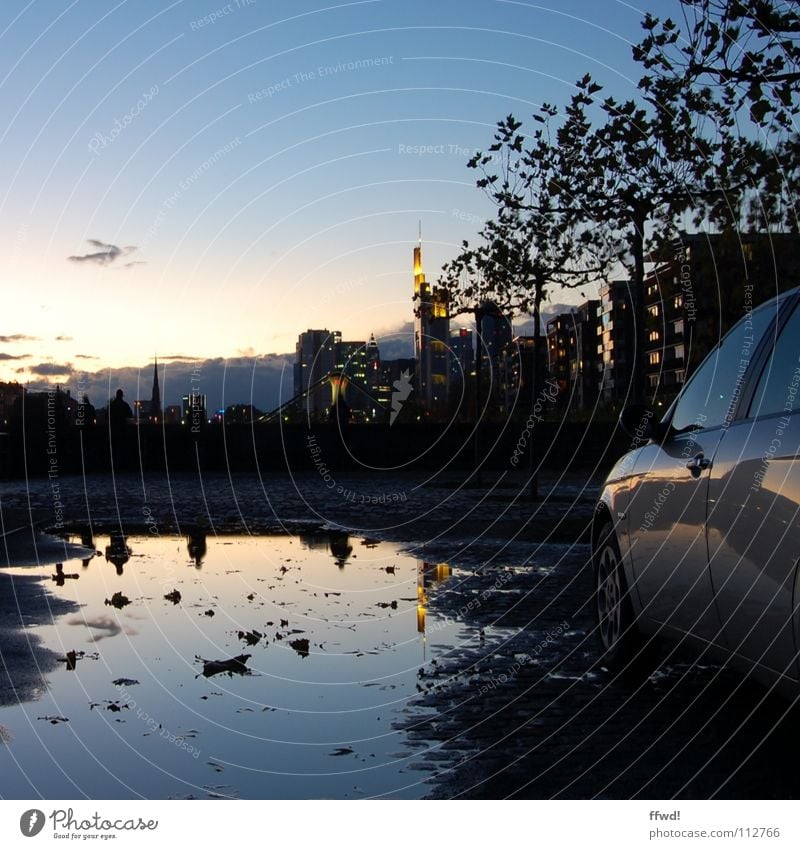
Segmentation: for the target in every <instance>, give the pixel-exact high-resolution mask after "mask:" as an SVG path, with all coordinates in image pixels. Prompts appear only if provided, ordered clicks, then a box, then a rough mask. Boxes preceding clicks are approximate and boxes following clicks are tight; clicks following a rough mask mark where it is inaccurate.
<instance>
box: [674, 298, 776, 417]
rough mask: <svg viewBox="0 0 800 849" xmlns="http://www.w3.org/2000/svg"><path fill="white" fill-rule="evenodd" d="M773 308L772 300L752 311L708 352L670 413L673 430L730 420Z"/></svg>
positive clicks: (770, 319)
mask: <svg viewBox="0 0 800 849" xmlns="http://www.w3.org/2000/svg"><path fill="white" fill-rule="evenodd" d="M776 309H777V306H776V304H775V303H774V302H772V303H769V304H764V305H763V306H761V307H759V308H758V309H756V310H753V312H752V313H749V314H748V315H746V316H745V317H744V318H743V319H742V320H741V321H740V322H739V323H738V324H736V325H735V326H734V327H733V329H732V330H731V331H730V332H729V333H728V334H727V336H725V338H724V339H723V340H722V342H721V343H720V344H719V345H718V346H717V347H716V348H715V349H714V350H713V351H712V352H711V353H710V354H709V355H708V357H707V358H706V359H705V360H704V361H703V363H702V365H701V366H700V368H698V369H697V371H696V372H695V373H694V375H693V376H692V378H691V379H690V380H689V382H688V383H687V384H686V388H685V389H684V390H683V392H682V394H681V396H680V398H679V399H678V403H677V404H676V406H675V412H674V413H673V415H672V427H673V428H674V429H675V430H683V429H684V428H688V427H693V426H694V427H702V428H711V427H719V426H720V425H722V424H726V423H727V422H729V421H730V415H731V413H732V410H733V406H734V404H735V402H736V400H737V399H738V398H739V396H740V394H741V391H742V388H743V385H744V376H745V373H746V372H747V368H748V366H749V365H750V361H751V359H752V358H753V355H754V354H755V352H756V347H757V346H758V343H759V341H760V339H761V337H762V336H763V335H764V331H765V330H766V329H767V327H768V326H769V324H770V322H771V321H772V319H773V318H774V316H775V312H776Z"/></svg>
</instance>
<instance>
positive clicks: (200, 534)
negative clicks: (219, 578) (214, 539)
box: [186, 528, 208, 569]
mask: <svg viewBox="0 0 800 849" xmlns="http://www.w3.org/2000/svg"><path fill="white" fill-rule="evenodd" d="M206 536H207V534H206V531H205V530H203V529H202V528H194V529H193V530H191V531H189V534H188V536H187V537H186V548H187V549H188V551H189V557H191V559H192V560H194V565H195V568H197V569H202V567H203V558H204V557H205V556H206V554H207V553H208V541H207V540H206Z"/></svg>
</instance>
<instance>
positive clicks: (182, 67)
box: [0, 0, 673, 400]
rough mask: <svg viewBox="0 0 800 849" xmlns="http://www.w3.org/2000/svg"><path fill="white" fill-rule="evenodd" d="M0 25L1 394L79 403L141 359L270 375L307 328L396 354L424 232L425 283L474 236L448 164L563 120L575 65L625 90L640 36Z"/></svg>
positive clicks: (470, 20)
mask: <svg viewBox="0 0 800 849" xmlns="http://www.w3.org/2000/svg"><path fill="white" fill-rule="evenodd" d="M650 5H651V7H652V8H653V10H654V11H659V10H662V9H664V8H672V5H673V4H672V3H670V2H666V0H665V2H661V3H655V4H650ZM8 19H9V21H10V22H9V23H8V25H7V27H6V29H5V30H4V32H3V34H2V35H0V41H1V42H2V44H3V45H4V50H3V52H2V56H3V58H2V59H0V103H2V105H3V107H4V110H5V113H6V114H7V115H8V116H9V124H8V126H7V127H6V129H5V130H4V132H3V134H2V136H0V145H2V149H3V152H4V156H3V158H2V165H0V173H2V178H1V179H0V184H2V185H3V186H4V191H3V197H4V200H3V202H2V204H1V205H0V215H2V221H3V228H4V231H5V233H6V234H7V242H6V250H5V251H4V252H3V254H2V259H1V260H0V262H2V265H1V266H0V273H2V274H3V278H4V280H5V281H6V285H7V287H8V290H9V291H11V292H13V293H14V311H13V314H9V315H7V318H6V322H4V326H3V328H2V334H1V335H0V340H2V341H1V342H0V379H2V380H19V381H21V382H28V381H30V382H31V383H32V384H42V385H44V384H46V383H61V384H65V385H72V388H73V390H74V389H75V383H76V376H77V375H79V374H82V373H85V374H89V375H97V374H102V373H103V372H104V371H106V372H108V374H109V376H112V375H116V373H117V372H118V371H120V370H122V371H126V370H128V371H131V372H135V371H136V370H139V369H143V370H146V369H147V368H148V367H149V366H151V365H152V358H153V356H154V355H155V354H158V356H159V359H160V360H161V361H163V362H165V363H166V364H167V367H168V368H171V369H173V371H175V370H179V365H180V363H182V362H186V361H187V360H191V361H192V362H194V361H199V362H206V361H207V360H216V359H223V360H229V361H236V360H239V359H242V360H248V359H250V361H251V368H252V362H253V359H254V358H255V357H263V356H264V355H267V357H268V367H269V368H270V369H273V368H274V369H278V368H279V367H281V365H282V363H283V362H284V360H285V356H286V355H289V353H290V352H291V351H292V348H293V345H294V340H295V338H296V335H297V333H298V332H301V331H302V330H304V329H305V328H307V327H317V326H324V325H325V324H326V323H327V324H329V325H335V326H336V327H337V328H340V329H341V331H342V333H343V335H344V336H345V337H346V338H356V339H361V338H365V339H366V338H369V334H370V333H375V335H376V337H377V338H378V339H379V341H380V340H381V338H382V337H391V336H393V334H399V333H404V332H405V330H406V328H407V327H408V322H409V321H410V320H411V316H410V315H409V305H408V297H407V293H408V288H407V279H408V278H407V274H408V252H409V250H410V246H411V245H412V244H413V242H414V237H415V235H416V231H417V225H418V221H419V220H420V219H421V220H422V221H423V237H424V240H425V245H426V268H427V273H428V279H429V280H430V281H432V282H435V280H436V277H437V276H438V271H439V269H440V268H441V266H442V264H443V263H444V262H446V261H447V260H449V259H450V258H451V257H452V256H453V255H454V254H455V253H456V252H457V250H458V246H459V244H460V242H461V240H462V239H464V238H472V237H473V236H474V234H475V232H476V231H477V229H478V228H479V226H480V223H481V222H482V221H483V220H484V219H485V218H487V217H490V215H491V206H490V204H489V202H488V200H486V199H485V198H484V197H483V196H482V195H481V193H480V191H479V190H478V189H476V188H475V185H474V172H470V171H468V169H467V168H466V167H465V165H466V161H467V159H468V158H469V156H470V155H471V153H472V152H473V151H474V150H475V149H476V148H486V147H487V146H488V144H489V143H490V141H491V135H492V132H493V128H494V123H495V121H497V120H498V119H499V118H501V117H502V116H503V115H504V114H507V113H508V112H509V111H511V110H513V111H514V112H515V113H516V114H518V115H519V117H521V118H522V119H523V120H529V117H528V116H529V115H530V114H531V112H532V111H533V110H534V108H535V107H536V106H537V105H538V104H539V103H541V101H543V100H550V101H552V102H555V103H564V102H565V101H566V99H567V97H568V96H569V94H570V93H571V91H572V83H573V82H574V79H575V78H576V77H577V76H578V75H580V74H582V73H583V72H584V71H585V70H591V71H593V72H594V73H597V75H598V77H600V78H602V81H603V82H604V83H606V84H607V85H608V87H609V90H610V91H611V90H614V89H615V87H616V90H617V91H618V92H620V93H622V94H625V93H630V92H631V91H632V90H633V86H634V85H635V82H636V78H637V74H638V69H637V68H636V67H635V65H634V63H633V61H632V59H631V56H630V46H629V43H630V42H632V41H634V40H635V39H637V38H638V37H639V35H640V32H641V29H640V19H641V14H640V13H639V12H638V11H636V10H632V9H630V7H628V6H626V5H625V4H623V3H618V2H605V3H601V4H591V3H589V2H587V0H574V2H572V3H571V4H568V5H562V6H561V7H560V8H559V9H558V10H547V9H544V8H542V7H536V6H531V5H526V4H521V3H510V2H508V3H499V2H491V3H488V2H487V3H477V4H470V5H469V7H468V8H464V7H463V4H457V3H451V2H444V3H441V4H436V5H435V6H433V5H432V4H422V3H419V2H412V3H405V4H401V3H395V2H373V0H365V2H355V3H346V4H340V5H337V6H331V7H326V8H313V7H312V6H311V5H310V4H296V3H295V4H289V3H288V2H287V3H277V4H276V3H271V4H266V3H261V2H257V0H250V2H248V0H238V2H232V3H230V4H228V5H227V6H226V5H224V4H219V3H218V2H211V3H207V2H205V3H195V4H192V5H191V6H189V5H188V4H185V3H182V2H177V3H173V4H171V5H169V6H167V7H162V6H161V5H160V4H157V3H155V2H143V3H139V4H136V6H135V8H133V4H120V5H119V6H117V7H113V8H111V9H109V10H107V11H105V12H104V13H103V14H102V15H101V16H100V17H99V18H97V17H95V12H94V11H93V10H87V9H86V8H85V7H82V6H80V5H78V4H74V5H73V6H70V7H68V8H67V9H63V10H52V9H48V10H47V11H46V12H44V13H43V12H42V11H41V10H40V9H39V7H38V5H37V6H36V10H35V12H33V11H31V10H30V9H29V7H27V6H24V5H23V4H22V3H11V4H10V8H9V10H8ZM553 296H554V299H555V300H559V301H560V300H563V301H565V302H570V298H572V297H573V296H572V295H568V294H567V295H563V296H562V294H561V293H557V292H554V293H553ZM574 298H575V301H576V303H577V302H578V296H577V295H575V296H574ZM269 352H272V359H269ZM100 379H101V378H96V379H95V378H93V380H95V382H97V381H98V380H100ZM128 379H130V378H128ZM166 392H169V390H168V389H166V388H165V393H166ZM98 400H99V399H98ZM236 400H240V399H236Z"/></svg>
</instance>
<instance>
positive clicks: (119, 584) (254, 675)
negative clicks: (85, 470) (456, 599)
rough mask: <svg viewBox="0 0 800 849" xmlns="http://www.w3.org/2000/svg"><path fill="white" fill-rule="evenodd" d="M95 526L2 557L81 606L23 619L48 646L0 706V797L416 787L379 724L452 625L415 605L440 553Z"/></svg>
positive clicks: (393, 712)
mask: <svg viewBox="0 0 800 849" xmlns="http://www.w3.org/2000/svg"><path fill="white" fill-rule="evenodd" d="M93 543H94V548H95V550H96V552H97V553H96V554H95V555H94V556H93V557H89V558H86V556H85V554H84V555H83V557H82V559H76V560H70V561H65V562H64V563H63V564H62V566H61V567H60V568H56V567H54V566H52V565H39V566H34V567H26V568H24V569H22V568H18V567H16V566H15V565H12V568H11V569H10V571H11V572H13V573H19V574H22V573H23V572H24V573H25V574H41V575H44V576H45V584H46V586H47V587H48V589H49V590H50V592H52V593H53V594H56V595H58V596H60V597H62V598H64V599H66V600H69V601H73V602H75V603H76V604H78V605H80V610H79V612H78V613H74V612H72V613H69V614H66V615H65V616H61V617H59V618H57V619H56V620H55V621H54V622H53V623H52V624H47V625H44V626H40V627H36V628H35V629H33V630H34V631H35V633H36V634H37V635H38V636H39V637H40V639H41V640H42V641H43V643H44V645H45V646H47V647H48V648H50V649H52V650H53V651H55V652H57V653H58V654H59V656H61V657H63V663H62V664H61V665H60V666H59V668H58V669H56V670H55V671H54V672H52V673H50V674H49V675H48V681H49V684H50V686H49V688H48V690H47V692H46V693H45V694H44V695H43V696H42V698H41V699H40V700H38V701H36V702H30V703H26V704H21V705H15V706H13V707H7V708H2V709H0V727H2V728H3V731H4V733H3V737H4V738H5V740H10V741H11V742H7V743H5V744H4V745H2V746H0V797H3V798H32V797H35V796H40V795H41V796H42V797H44V798H51V799H52V798H75V797H81V796H84V795H85V796H87V797H89V798H95V799H103V798H135V797H139V796H141V797H145V798H187V797H198V798H208V797H213V798H219V797H234V798H244V799H246V798H250V799H273V798H298V797H300V798H345V797H365V796H379V795H389V796H394V797H404V798H415V797H419V796H422V795H424V794H425V792H426V791H427V785H425V784H424V783H422V782H423V781H424V780H425V776H424V775H421V774H420V772H419V771H417V770H414V769H411V768H410V767H411V765H412V764H411V761H412V757H411V755H407V756H403V757H398V752H399V751H401V750H404V749H407V748H408V746H407V740H406V738H405V736H404V734H403V733H402V732H400V731H397V730H396V729H395V728H393V723H395V722H396V721H397V719H398V717H399V716H400V714H401V712H402V710H403V708H404V707H405V705H406V704H407V702H408V700H409V699H410V698H412V697H414V696H415V695H416V694H417V681H418V678H417V673H418V670H419V669H420V667H421V666H423V664H425V663H429V662H430V661H431V660H433V659H436V658H437V657H444V656H446V654H447V652H448V651H449V650H450V647H451V646H458V645H459V643H460V642H461V641H462V640H463V639H464V638H465V634H463V633H461V629H460V626H458V625H457V624H456V623H454V622H451V621H446V620H444V619H438V618H437V617H436V616H434V615H432V614H431V613H430V612H428V610H427V608H426V602H427V597H428V594H429V593H430V592H431V591H433V589H434V587H435V586H436V585H437V584H438V583H441V582H442V581H444V580H446V579H447V578H448V577H449V576H450V569H449V568H448V567H447V566H446V565H443V564H426V563H423V562H422V561H418V560H416V559H414V558H411V557H409V556H407V555H405V554H403V553H401V552H400V551H399V550H398V548H397V546H395V545H393V544H391V543H385V542H375V541H374V540H369V541H362V540H359V539H356V538H352V537H348V536H347V535H346V534H344V533H341V532H334V533H326V534H320V535H314V536H305V537H291V536H274V537H273V536H270V537H244V536H238V537H237V536H227V537H218V538H217V537H213V536H208V537H204V536H203V537H202V538H198V536H195V537H192V538H190V539H189V540H187V539H186V538H169V537H154V536H146V535H142V536H129V537H127V538H124V539H123V538H122V537H121V535H119V534H115V535H113V536H111V537H108V536H105V537H102V536H98V537H96V538H95V539H94V540H93ZM415 757H416V756H415Z"/></svg>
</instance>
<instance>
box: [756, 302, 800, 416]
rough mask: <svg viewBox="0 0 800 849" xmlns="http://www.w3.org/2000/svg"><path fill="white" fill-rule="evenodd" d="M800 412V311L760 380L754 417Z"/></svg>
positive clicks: (795, 311)
mask: <svg viewBox="0 0 800 849" xmlns="http://www.w3.org/2000/svg"><path fill="white" fill-rule="evenodd" d="M795 410H800V309H798V308H795V310H794V312H793V313H792V314H791V316H789V320H788V321H787V322H786V324H785V325H784V328H783V330H782V331H781V335H780V336H779V337H778V341H777V342H776V343H775V348H774V349H773V351H772V356H771V357H770V359H769V361H768V362H767V364H766V366H765V367H764V371H763V373H762V374H761V377H760V378H759V381H758V386H757V387H756V391H755V394H754V395H753V403H752V404H751V405H750V410H749V413H748V414H749V415H750V416H770V415H773V414H774V413H793V412H794V411H795Z"/></svg>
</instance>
